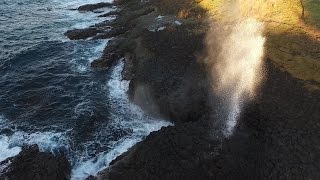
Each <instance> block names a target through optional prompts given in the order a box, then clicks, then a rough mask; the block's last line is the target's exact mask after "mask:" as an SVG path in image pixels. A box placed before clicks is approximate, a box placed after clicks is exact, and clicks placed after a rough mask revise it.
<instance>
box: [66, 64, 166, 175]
mask: <svg viewBox="0 0 320 180" xmlns="http://www.w3.org/2000/svg"><path fill="white" fill-rule="evenodd" d="M123 67H124V62H123V61H122V60H120V61H119V63H118V64H117V65H116V66H115V67H114V68H113V70H112V73H111V78H110V80H109V81H108V83H107V85H106V92H108V93H109V102H111V106H112V114H111V117H112V118H111V119H112V122H110V124H113V126H116V127H124V128H128V129H130V130H131V131H132V132H131V134H130V135H128V136H124V137H123V138H121V139H120V140H118V141H114V142H113V143H111V144H110V145H109V148H110V149H111V150H110V151H105V152H103V153H100V154H99V155H97V158H92V159H89V160H85V161H79V162H78V163H77V164H76V165H75V168H74V169H73V170H72V178H71V179H74V180H80V179H85V178H86V177H88V176H89V175H97V173H98V172H99V171H100V170H102V169H104V168H106V167H108V165H109V164H110V162H111V161H112V160H114V159H115V158H116V157H117V156H119V155H121V154H122V153H124V152H126V151H127V150H128V149H129V148H130V147H132V146H133V145H135V144H136V143H137V142H139V141H141V140H142V139H143V138H144V137H146V136H147V135H148V134H150V133H151V132H153V131H157V130H159V129H161V127H164V126H169V125H171V123H169V122H168V121H164V120H159V119H154V118H151V117H148V116H147V115H145V114H144V113H143V111H142V110H141V109H140V108H139V107H138V106H136V105H135V104H133V103H131V102H130V100H129V98H128V95H127V91H128V89H129V81H126V80H122V76H121V72H122V70H123ZM98 133H103V131H102V132H98Z"/></svg>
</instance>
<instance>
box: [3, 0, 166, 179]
mask: <svg viewBox="0 0 320 180" xmlns="http://www.w3.org/2000/svg"><path fill="white" fill-rule="evenodd" d="M97 2H101V1H99V0H0V50H1V51H0V161H2V160H5V159H6V158H8V157H13V156H15V155H17V154H18V153H19V152H20V151H21V147H22V146H24V145H31V144H38V145H39V147H40V149H41V151H46V152H52V153H54V154H64V155H66V157H67V158H68V159H69V161H70V162H71V164H72V167H73V169H72V179H79V180H80V179H85V178H86V177H88V176H89V175H96V173H97V172H98V171H99V170H101V169H103V168H105V167H107V166H108V164H109V163H110V162H111V161H112V160H113V159H114V158H116V157H117V156H118V155H120V154H121V153H123V152H125V151H126V150H127V149H128V148H130V147H131V146H133V145H134V144H135V143H137V142H139V141H141V140H142V139H143V138H144V137H146V136H147V135H148V134H149V133H150V132H152V131H156V130H159V129H160V128H161V127H163V126H168V125H170V123H169V122H167V121H164V120H159V119H153V118H151V117H148V116H147V115H145V114H144V113H143V111H142V110H141V109H140V108H139V107H137V106H136V105H134V104H132V103H131V102H130V101H129V100H128V97H127V94H126V91H127V90H128V85H129V82H128V81H123V80H122V77H121V71H122V69H123V66H124V63H123V62H122V60H121V59H120V60H119V62H118V63H117V65H115V67H113V68H110V69H108V70H106V71H100V72H97V71H93V70H92V69H91V68H90V62H92V61H93V60H94V59H96V58H98V57H99V56H100V55H101V53H102V51H103V49H104V47H105V46H106V45H107V44H108V40H107V39H106V40H78V41H70V40H68V39H67V38H66V37H65V36H64V35H63V33H64V32H66V31H67V30H69V29H73V28H85V27H89V26H90V25H94V24H95V23H99V22H102V21H112V20H113V19H112V18H108V17H106V18H97V16H98V15H99V13H94V12H87V13H80V12H78V11H75V10H72V9H75V8H77V7H79V6H80V5H83V4H88V3H97ZM107 2H108V1H107ZM109 2H110V1H109ZM113 8H115V7H113ZM103 10H104V11H105V12H107V11H110V10H112V8H104V9H103ZM100 13H101V12H100ZM3 168H4V167H0V171H1V170H2V169H3Z"/></svg>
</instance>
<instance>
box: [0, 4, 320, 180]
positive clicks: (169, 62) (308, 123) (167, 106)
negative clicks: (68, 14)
mask: <svg viewBox="0 0 320 180" xmlns="http://www.w3.org/2000/svg"><path fill="white" fill-rule="evenodd" d="M165 2H166V1H159V0H150V1H140V0H118V1H115V3H114V4H108V3H99V4H95V5H86V6H82V7H79V9H78V10H80V11H94V10H97V9H99V8H101V7H108V6H117V7H118V8H117V10H116V11H112V12H109V13H107V14H105V15H103V17H105V16H117V18H116V19H115V20H114V21H111V22H103V23H100V24H97V25H95V26H93V27H89V28H87V29H81V30H80V29H76V30H70V31H68V32H66V36H67V37H69V38H70V39H74V40H75V39H87V38H93V39H105V38H111V37H112V39H111V41H110V42H109V44H108V46H107V47H106V48H105V50H104V53H103V55H102V57H101V58H99V59H97V60H95V61H93V62H92V64H91V66H92V68H94V69H96V70H97V71H98V70H104V69H107V68H110V67H111V66H113V65H114V64H115V63H116V62H117V61H118V60H120V59H123V60H124V62H125V68H124V70H123V72H122V76H123V78H124V79H126V80H130V88H129V92H128V93H129V95H130V99H131V101H132V102H134V103H136V104H138V105H139V106H140V107H142V109H143V110H144V111H146V112H147V113H149V114H150V115H152V116H156V117H162V118H166V119H170V120H171V121H172V122H173V123H174V124H175V126H171V127H165V128H162V129H161V130H159V131H157V132H153V133H151V134H150V135H149V136H148V137H147V138H146V139H145V140H143V141H142V142H140V143H138V144H136V145H135V146H133V147H132V148H131V149H129V151H128V152H126V153H124V154H122V155H121V156H119V157H117V158H116V159H115V160H114V161H112V162H111V164H110V167H108V168H107V169H105V170H103V171H101V172H100V173H99V174H98V176H97V177H90V178H88V179H109V180H113V179H114V180H120V179H230V180H231V179H246V180H247V179H253V180H254V179H290V180H291V179H297V180H298V179H299V180H300V179H319V178H320V151H319V149H320V141H319V139H320V134H319V130H320V122H319V117H320V111H319V109H320V96H319V94H320V92H319V91H313V92H310V91H307V90H306V89H305V88H303V83H302V82H300V81H299V80H297V79H294V78H293V77H292V76H291V75H290V74H288V73H286V72H283V71H281V70H280V69H278V67H276V66H275V65H274V64H273V63H272V61H271V60H270V59H268V57H267V58H266V70H267V71H266V72H267V75H266V81H265V83H264V85H263V86H262V87H261V90H260V93H259V96H258V98H257V100H256V101H255V102H253V103H251V104H249V105H248V106H247V107H246V109H245V110H244V112H243V113H242V114H241V119H240V120H239V124H238V126H237V128H236V130H235V132H234V134H233V135H232V136H231V137H230V138H224V137H223V136H221V133H220V131H221V129H219V126H215V125H214V124H215V123H214V122H215V121H218V117H216V116H215V115H216V114H217V112H219V111H220V110H221V108H220V103H219V99H218V98H217V97H215V96H214V95H213V93H212V89H211V79H210V76H208V73H207V69H206V66H205V65H204V64H203V63H202V62H201V55H202V54H203V50H204V49H205V48H204V44H203V40H204V38H205V35H206V31H207V29H208V26H207V24H206V18H205V17H206V12H205V10H203V9H201V8H191V7H189V3H188V1H187V0H184V1H182V0H180V1H179V2H180V3H177V4H175V6H174V7H171V8H170V6H173V5H172V4H169V5H168V4H165ZM181 2H183V3H181ZM184 9H188V11H187V12H185V11H183V10H184ZM184 12H185V13H184ZM29 149H31V150H28V149H26V150H24V151H22V152H21V153H20V154H19V155H18V156H17V157H15V158H14V159H13V160H12V161H13V163H11V165H10V166H9V167H8V170H7V171H6V174H4V175H6V176H7V177H9V179H17V178H16V177H17V176H20V177H30V178H31V177H33V178H34V177H35V175H36V174H40V176H39V178H40V179H50V178H51V175H50V173H51V174H52V173H55V176H52V179H68V178H69V175H70V165H68V163H67V162H66V160H65V159H64V158H62V157H56V160H53V159H54V157H52V155H50V154H46V153H40V154H42V155H38V154H39V151H37V150H36V149H37V148H36V147H31V148H29ZM30 152H32V153H30ZM30 154H31V155H30ZM30 156H36V157H39V159H40V158H42V157H43V160H45V159H50V161H45V163H42V164H40V165H39V166H37V167H38V169H40V170H39V171H32V170H30V171H29V170H28V168H31V167H29V165H30V161H28V159H29V157H30ZM24 157H28V158H24ZM21 159H22V160H21ZM23 160H26V163H23V162H24V161H23ZM10 161H11V160H10ZM15 161H17V162H19V164H20V165H18V164H17V163H14V162H15ZM36 161H37V159H35V160H32V161H31V163H32V164H39V163H38V162H36ZM57 162H58V164H57ZM52 164H56V165H55V166H53V168H49V169H51V170H52V171H51V170H50V173H48V172H47V171H42V170H41V169H42V168H44V169H46V167H47V166H48V165H50V167H52ZM32 167H34V166H32ZM19 168H20V169H19ZM22 169H23V170H22ZM47 169H48V168H47ZM11 177H12V178H11ZM49 177H50V178H49ZM0 178H1V177H0ZM37 178H38V177H37ZM37 178H34V179H37ZM18 179H19V178H18Z"/></svg>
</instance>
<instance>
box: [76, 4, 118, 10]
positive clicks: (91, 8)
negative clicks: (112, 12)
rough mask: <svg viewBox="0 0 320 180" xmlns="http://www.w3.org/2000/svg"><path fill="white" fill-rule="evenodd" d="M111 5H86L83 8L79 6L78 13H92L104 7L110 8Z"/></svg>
mask: <svg viewBox="0 0 320 180" xmlns="http://www.w3.org/2000/svg"><path fill="white" fill-rule="evenodd" d="M112 5H113V4H112V3H103V2H101V3H97V4H86V5H83V6H80V7H79V8H78V11H94V10H96V9H100V8H104V7H110V6H112Z"/></svg>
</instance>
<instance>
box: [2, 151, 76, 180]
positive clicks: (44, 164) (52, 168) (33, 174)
mask: <svg viewBox="0 0 320 180" xmlns="http://www.w3.org/2000/svg"><path fill="white" fill-rule="evenodd" d="M10 161H11V162H12V163H11V164H10V165H9V166H8V167H7V168H6V169H5V170H4V172H3V174H2V175H1V176H0V179H9V180H42V179H48V180H68V179H70V173H71V166H70V163H69V162H68V160H67V159H66V158H65V157H62V156H54V155H53V154H51V153H45V152H40V151H39V148H38V146H37V145H32V146H29V147H26V148H24V149H23V150H22V151H21V152H20V153H19V154H18V155H17V156H15V157H13V158H11V159H10Z"/></svg>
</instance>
